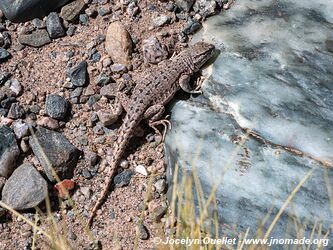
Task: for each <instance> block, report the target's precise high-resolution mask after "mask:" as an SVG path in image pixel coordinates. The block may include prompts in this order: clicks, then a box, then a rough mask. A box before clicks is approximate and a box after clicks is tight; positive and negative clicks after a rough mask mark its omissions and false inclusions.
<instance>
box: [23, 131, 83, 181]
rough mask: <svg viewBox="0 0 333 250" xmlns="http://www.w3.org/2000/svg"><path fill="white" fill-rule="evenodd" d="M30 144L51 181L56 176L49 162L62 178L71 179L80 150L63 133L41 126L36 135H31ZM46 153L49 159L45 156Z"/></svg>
mask: <svg viewBox="0 0 333 250" xmlns="http://www.w3.org/2000/svg"><path fill="white" fill-rule="evenodd" d="M29 144H30V146H31V148H32V151H33V152H34V154H35V155H36V156H37V158H38V160H39V162H40V163H41V164H42V166H43V168H44V170H45V173H46V175H47V177H48V178H49V179H50V180H51V181H55V178H54V177H53V175H52V170H51V168H50V166H49V164H48V162H49V163H50V164H51V166H52V167H53V169H54V170H55V172H56V173H57V175H58V176H59V178H60V179H64V178H68V179H70V178H71V177H72V176H73V171H74V168H75V166H76V163H77V160H78V157H79V150H78V149H77V148H76V147H74V146H73V145H72V144H71V143H70V142H69V141H68V140H67V139H66V137H65V136H63V135H62V134H61V133H58V132H55V131H52V130H48V129H45V128H42V127H39V128H38V129H37V131H36V132H35V137H34V136H33V135H32V136H30V138H29ZM44 154H45V156H46V158H47V159H45V158H44Z"/></svg>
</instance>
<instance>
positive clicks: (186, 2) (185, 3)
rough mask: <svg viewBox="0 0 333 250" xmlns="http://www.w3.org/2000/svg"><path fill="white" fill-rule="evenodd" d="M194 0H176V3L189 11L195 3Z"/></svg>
mask: <svg viewBox="0 0 333 250" xmlns="http://www.w3.org/2000/svg"><path fill="white" fill-rule="evenodd" d="M194 1H195V0H176V2H175V3H176V5H177V6H178V7H179V8H181V9H182V10H184V11H185V12H188V11H189V10H190V9H191V7H192V5H193V4H194Z"/></svg>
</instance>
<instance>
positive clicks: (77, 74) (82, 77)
mask: <svg viewBox="0 0 333 250" xmlns="http://www.w3.org/2000/svg"><path fill="white" fill-rule="evenodd" d="M87 67H88V64H87V62H86V61H82V62H80V63H79V64H78V65H77V66H75V67H74V68H72V69H70V70H69V71H68V72H67V75H68V77H69V78H70V79H71V82H72V83H73V85H74V86H76V87H83V86H85V85H86V84H87V81H88V72H87Z"/></svg>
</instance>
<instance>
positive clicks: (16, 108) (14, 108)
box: [7, 102, 25, 119]
mask: <svg viewBox="0 0 333 250" xmlns="http://www.w3.org/2000/svg"><path fill="white" fill-rule="evenodd" d="M24 114H25V111H24V109H23V107H22V106H21V105H20V104H19V103H18V102H14V103H13V104H12V105H11V106H10V109H9V112H8V115H7V117H8V118H12V119H18V118H21V117H23V116H24Z"/></svg>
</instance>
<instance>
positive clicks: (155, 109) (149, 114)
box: [144, 104, 171, 142]
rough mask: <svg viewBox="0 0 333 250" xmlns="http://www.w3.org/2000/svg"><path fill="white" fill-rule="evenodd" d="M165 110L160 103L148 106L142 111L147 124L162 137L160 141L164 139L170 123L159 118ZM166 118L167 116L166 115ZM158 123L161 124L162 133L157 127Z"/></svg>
mask: <svg viewBox="0 0 333 250" xmlns="http://www.w3.org/2000/svg"><path fill="white" fill-rule="evenodd" d="M164 111H165V108H164V106H163V105H161V104H156V105H153V106H151V107H149V108H148V109H147V110H146V112H145V113H144V118H145V119H148V120H149V121H148V125H149V126H150V127H151V128H153V129H154V131H155V133H157V134H158V135H160V136H161V137H162V142H163V141H164V139H165V135H166V132H167V129H168V128H171V123H170V121H169V120H167V119H160V118H161V117H162V115H163V113H164ZM166 118H167V117H166ZM158 125H163V126H164V130H163V134H162V133H161V132H160V131H159V130H158V129H157V126H158Z"/></svg>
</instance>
